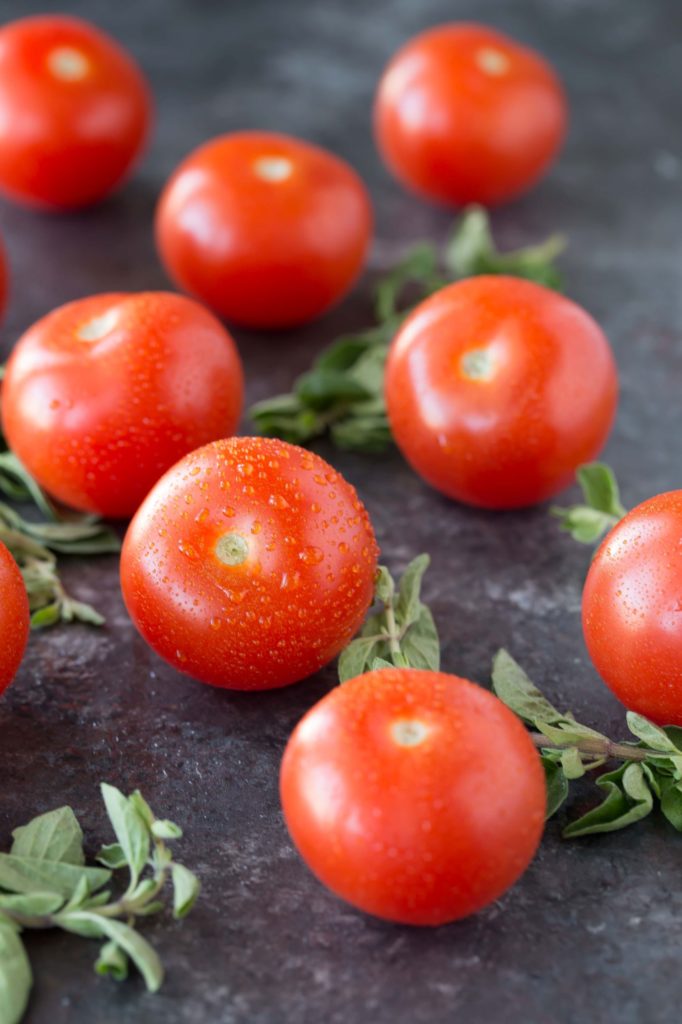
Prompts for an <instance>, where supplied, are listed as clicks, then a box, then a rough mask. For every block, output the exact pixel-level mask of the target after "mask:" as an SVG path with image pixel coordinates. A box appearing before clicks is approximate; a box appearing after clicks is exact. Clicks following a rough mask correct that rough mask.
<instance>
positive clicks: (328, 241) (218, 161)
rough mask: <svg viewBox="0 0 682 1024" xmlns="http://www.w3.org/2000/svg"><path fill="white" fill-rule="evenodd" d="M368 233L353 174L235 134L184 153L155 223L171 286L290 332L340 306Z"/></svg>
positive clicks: (305, 148) (341, 164)
mask: <svg viewBox="0 0 682 1024" xmlns="http://www.w3.org/2000/svg"><path fill="white" fill-rule="evenodd" d="M371 230H372V211H371V206H370V201H369V196H368V194H367V190H366V188H365V186H364V185H363V183H362V181H361V180H360V178H359V177H358V175H357V174H356V173H355V171H354V170H353V169H352V168H351V167H350V166H349V165H348V164H347V163H345V161H343V160H341V159H339V157H337V156H334V154H333V153H329V152H327V151H326V150H324V149H321V148H320V147H319V146H313V145H311V144H310V143H308V142H303V141H301V140H300V139H295V138H292V137H291V136H288V135H279V134H276V133H273V132H253V131H252V132H234V133H233V134H231V135H223V136H221V137H220V138H217V139H212V140H211V141H210V142H207V143H206V144H205V145H203V146H201V147H200V148H199V149H197V150H196V151H195V152H194V153H190V155H189V156H188V157H187V158H186V159H185V160H184V161H183V162H182V163H181V164H180V166H179V167H178V169H177V170H176V171H175V173H174V174H173V176H172V178H171V179H170V181H169V182H168V184H167V185H166V188H165V189H164V191H163V194H162V196H161V199H160V202H159V207H158V210H157V214H156V237H157V242H158V247H159V252H160V254H161V258H162V260H163V262H164V264H165V266H166V269H167V270H168V273H169V274H170V275H171V277H172V278H173V280H174V281H175V282H176V283H177V284H179V285H180V286H181V287H182V288H184V289H186V290H187V291H188V292H191V293H192V294H193V295H196V296H197V297H198V298H200V299H203V301H204V302H206V303H207V304H208V305H209V306H211V307H212V308H213V309H215V310H217V312H218V313H219V314H220V315H221V316H224V317H225V318H226V319H228V320H233V321H235V322H236V323H240V324H245V325H247V326H249V327H267V328H282V327H292V326H295V325H296V324H301V323H305V322H307V321H309V320H313V319H314V318H315V317H317V316H320V315H321V314H322V313H324V312H325V311H326V310H327V309H329V307H330V306H332V305H334V303H335V302H338V301H339V299H341V297H342V296H343V295H345V293H346V292H347V291H348V289H349V288H350V287H351V285H352V284H353V282H354V281H355V279H356V277H357V276H358V274H359V273H360V270H361V269H362V266H363V263H364V260H365V256H366V254H367V249H368V246H369V242H370V234H371Z"/></svg>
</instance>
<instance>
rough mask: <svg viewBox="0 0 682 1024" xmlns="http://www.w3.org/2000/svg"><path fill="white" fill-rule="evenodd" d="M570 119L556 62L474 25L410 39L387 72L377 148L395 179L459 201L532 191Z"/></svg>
mask: <svg viewBox="0 0 682 1024" xmlns="http://www.w3.org/2000/svg"><path fill="white" fill-rule="evenodd" d="M566 119H567V110H566V100H565V97H564V93H563V90H562V87H561V84H560V82H559V80H558V78H557V76H556V75H555V73H554V72H553V70H552V68H551V67H550V66H549V64H547V62H546V61H544V60H543V59H542V57H540V55H539V54H537V53H535V52H534V51H533V50H530V49H528V48H527V47H525V46H521V45H519V43H516V42H514V41H513V40H512V39H509V37H508V36H505V35H502V33H500V32H496V31H494V30H493V29H491V28H487V27H486V26H484V25H475V24H451V25H440V26H438V27H436V28H432V29H429V30H428V31H426V32H423V33H422V34H421V35H418V36H416V37H415V38H414V39H411V40H410V41H409V42H408V43H407V44H406V45H405V46H404V47H403V48H402V49H401V50H399V51H398V53H397V54H396V55H395V56H394V57H393V59H392V61H391V62H390V64H389V65H388V67H387V69H386V71H385V72H384V75H383V77H382V79H381V83H380V85H379V90H378V93H377V99H376V105H375V133H376V138H377V143H378V145H379V148H380V150H381V153H382V155H383V157H384V159H385V161H386V163H387V164H388V166H389V168H390V169H391V170H392V171H393V173H394V174H395V175H396V177H397V178H398V179H399V180H400V181H401V182H403V184H405V185H407V186H408V187H409V188H411V189H413V190H415V191H417V192H419V193H421V194H422V195H425V196H428V197H429V198H430V199H436V200H439V201H441V202H446V203H454V204H462V203H474V202H476V203H483V204H485V205H493V204H495V203H500V202H502V201H504V200H506V199H510V198H512V197H514V196H516V195H518V194H519V193H521V192H525V191H526V189H528V188H530V186H531V185H533V184H534V183H535V182H536V181H537V180H538V178H540V177H541V176H542V175H543V174H544V172H545V171H546V170H547V168H548V167H549V165H550V163H551V162H552V160H553V159H554V157H555V156H556V154H557V152H558V150H559V148H560V146H561V143H562V142H563V139H564V135H565V133H566Z"/></svg>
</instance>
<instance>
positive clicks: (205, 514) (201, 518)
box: [194, 508, 209, 523]
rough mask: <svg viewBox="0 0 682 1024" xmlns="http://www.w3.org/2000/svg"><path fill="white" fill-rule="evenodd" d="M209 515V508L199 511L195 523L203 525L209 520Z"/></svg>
mask: <svg viewBox="0 0 682 1024" xmlns="http://www.w3.org/2000/svg"><path fill="white" fill-rule="evenodd" d="M208 515H209V512H208V509H207V508H202V509H199V511H198V512H197V514H196V516H195V519H194V522H195V523H203V522H204V521H205V520H206V519H208Z"/></svg>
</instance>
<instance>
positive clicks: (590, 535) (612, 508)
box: [550, 462, 626, 544]
mask: <svg viewBox="0 0 682 1024" xmlns="http://www.w3.org/2000/svg"><path fill="white" fill-rule="evenodd" d="M576 476H577V479H578V483H579V484H580V487H581V489H582V492H583V502H584V503H583V504H580V505H571V506H570V507H568V508H552V509H551V510H550V512H551V514H552V515H553V516H556V518H558V520H559V526H560V528H561V529H562V530H565V531H566V532H567V533H570V534H571V536H572V537H573V539H574V540H577V541H579V542H580V543H581V544H594V543H596V541H598V540H599V539H600V537H602V536H603V535H604V534H605V533H608V531H609V530H611V529H612V528H613V527H614V526H615V525H616V523H618V522H619V521H620V520H621V519H622V518H623V516H624V515H625V514H626V509H625V508H624V507H623V504H622V503H621V500H620V491H619V489H618V482H617V480H616V477H615V474H614V472H613V470H612V469H611V468H610V467H609V466H607V465H606V464H605V463H603V462H590V463H587V464H586V465H584V466H580V468H579V469H578V471H577V474H576Z"/></svg>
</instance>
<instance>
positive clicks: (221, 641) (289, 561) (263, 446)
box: [121, 437, 378, 690]
mask: <svg viewBox="0 0 682 1024" xmlns="http://www.w3.org/2000/svg"><path fill="white" fill-rule="evenodd" d="M377 553H378V552H377V546H376V542H375V539H374V533H373V531H372V526H371V524H370V521H369V517H368V515H367V512H366V511H365V509H364V507H363V505H362V503H361V502H360V500H359V499H358V496H357V494H356V492H355V490H354V488H353V487H351V486H350V484H348V483H346V481H345V480H344V479H343V477H342V476H341V475H340V473H337V472H336V470H334V469H332V467H331V466H329V465H328V464H327V463H326V462H325V461H324V460H323V459H321V458H320V457H319V456H317V455H313V454H312V453H311V452H309V451H305V450H304V449H303V448H298V447H296V446H295V445H290V444H286V443H285V442H284V441H278V440H275V439H274V438H266V437H257V438H251V437H235V438H232V439H230V440H229V441H216V442H215V444H210V445H207V446H206V447H205V448H201V449H199V451H196V452H192V453H191V454H190V455H188V456H187V457H186V458H184V459H183V460H182V462H179V463H178V465H177V466H174V467H173V469H171V470H170V472H168V473H167V474H166V475H165V476H164V477H163V479H162V480H160V481H159V483H158V484H157V485H156V487H155V488H154V490H153V491H152V492H151V494H150V495H149V496H148V498H147V499H146V501H145V502H144V503H143V505H142V507H141V508H140V510H139V512H138V513H137V515H136V516H135V519H134V520H133V522H132V523H131V525H130V529H129V530H128V534H127V536H126V539H125V543H124V546H123V554H122V558H121V584H122V587H123V597H124V599H125V602H126V605H127V607H128V611H129V612H130V615H131V618H132V620H133V622H134V623H135V625H136V626H137V628H138V629H139V630H140V632H141V633H142V636H143V637H144V638H145V640H146V641H147V642H148V643H149V644H150V645H151V646H152V647H153V648H154V650H155V651H156V652H157V653H158V654H160V655H161V657H162V658H165V659H166V661H168V662H170V663H171V665H174V666H175V667H176V668H178V669H180V671H182V672H186V673H188V674H189V675H191V676H194V677H195V678H196V679H200V680H201V681H202V682H204V683H211V684H212V685H214V686H222V687H226V688H229V689H233V690H267V689H271V688H273V687H276V686H286V685H287V684H288V683H295V682H297V681H298V680H299V679H303V678H305V677H306V676H309V675H311V674H312V673H313V672H316V671H317V670H318V669H319V668H321V667H322V666H323V665H326V664H327V662H329V661H331V659H332V658H334V657H335V656H336V655H337V654H338V653H339V651H340V650H341V649H342V648H343V647H345V646H346V644H347V643H348V641H349V640H350V639H351V637H352V636H353V635H354V633H356V632H357V630H358V628H359V627H360V625H361V623H362V621H363V619H364V616H365V613H366V611H367V608H368V607H369V605H370V603H371V601H372V593H373V589H374V577H375V574H376V567H377Z"/></svg>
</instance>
